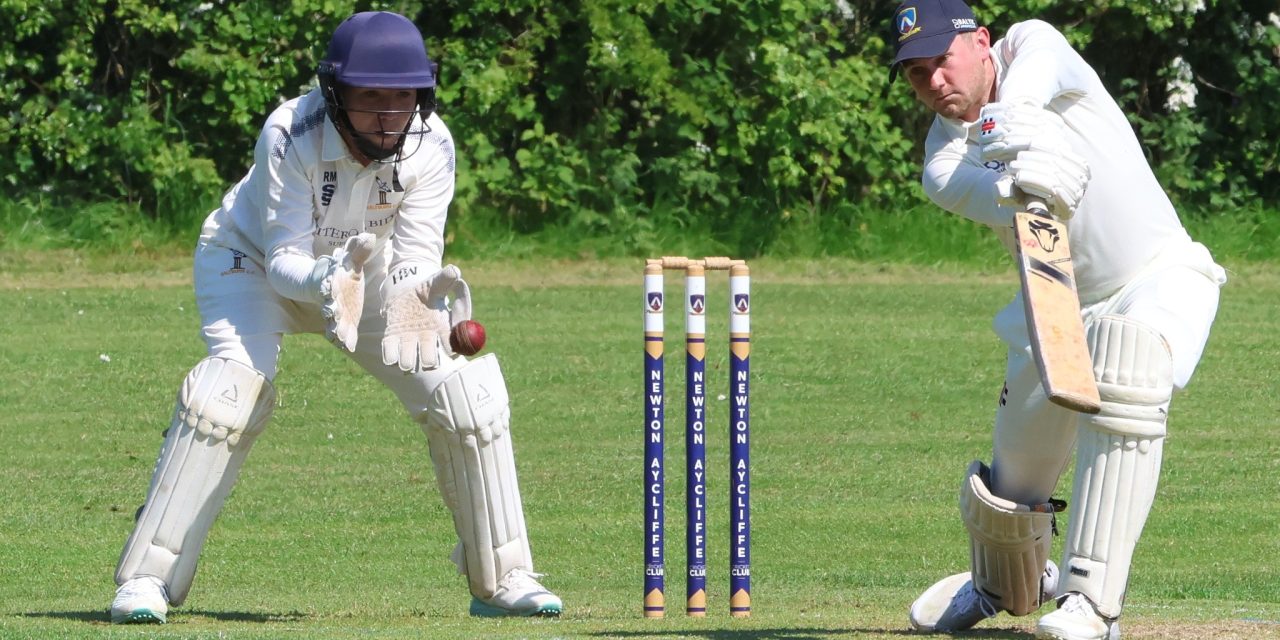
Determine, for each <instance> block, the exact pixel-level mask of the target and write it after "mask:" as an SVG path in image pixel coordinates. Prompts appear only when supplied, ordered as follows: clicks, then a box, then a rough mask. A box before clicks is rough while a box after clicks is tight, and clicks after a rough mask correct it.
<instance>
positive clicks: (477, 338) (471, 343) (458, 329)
mask: <svg viewBox="0 0 1280 640" xmlns="http://www.w3.org/2000/svg"><path fill="white" fill-rule="evenodd" d="M449 347H451V348H452V349H453V351H454V353H460V354H462V355H464V356H473V355H475V354H477V353H479V351H480V350H481V349H483V348H484V325H482V324H480V323H479V322H476V321H475V320H463V321H462V322H459V323H458V324H455V325H453V328H452V329H450V330H449Z"/></svg>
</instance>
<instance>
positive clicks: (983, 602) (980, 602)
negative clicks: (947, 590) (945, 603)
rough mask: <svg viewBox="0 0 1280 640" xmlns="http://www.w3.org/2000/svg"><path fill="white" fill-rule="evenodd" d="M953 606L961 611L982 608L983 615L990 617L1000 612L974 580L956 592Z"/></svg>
mask: <svg viewBox="0 0 1280 640" xmlns="http://www.w3.org/2000/svg"><path fill="white" fill-rule="evenodd" d="M975 601H976V602H975ZM953 606H954V607H955V608H956V609H958V610H960V611H969V610H971V609H974V608H977V609H980V610H981V611H982V613H983V615H985V616H986V617H988V618H990V617H992V616H994V615H996V614H997V613H1000V611H999V610H998V609H996V607H995V605H993V604H991V601H990V600H988V599H987V598H986V597H985V596H983V595H982V594H981V593H979V592H978V589H977V588H976V587H974V586H973V583H972V582H970V583H969V584H967V585H965V588H963V589H961V590H960V592H959V593H957V594H956V599H955V601H954V603H953Z"/></svg>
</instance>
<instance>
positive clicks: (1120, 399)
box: [1086, 315, 1173, 437]
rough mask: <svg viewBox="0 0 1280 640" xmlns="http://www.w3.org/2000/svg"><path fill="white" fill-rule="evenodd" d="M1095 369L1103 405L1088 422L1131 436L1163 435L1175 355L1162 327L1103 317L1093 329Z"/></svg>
mask: <svg viewBox="0 0 1280 640" xmlns="http://www.w3.org/2000/svg"><path fill="white" fill-rule="evenodd" d="M1089 345H1090V349H1091V351H1092V354H1091V355H1092V356H1093V373H1094V378H1095V379H1096V380H1097V383H1098V395H1099V396H1100V397H1101V399H1102V410H1101V412H1099V413H1098V414H1097V415H1095V416H1088V417H1087V418H1086V424H1087V425H1089V426H1091V427H1093V428H1095V429H1097V430H1099V431H1108V432H1112V433H1117V434H1121V435H1132V436H1148V437H1156V436H1163V435H1164V433H1165V419H1166V417H1167V415H1168V410H1169V401H1170V399H1171V398H1172V396H1173V358H1172V356H1171V355H1170V353H1169V345H1168V343H1167V342H1166V341H1165V339H1164V337H1163V336H1161V335H1160V333H1159V332H1158V331H1156V330H1155V329H1154V328H1152V327H1151V326H1150V325H1147V324H1145V323H1143V322H1140V321H1138V320H1134V319H1132V318H1127V317H1124V316H1119V315H1105V316H1102V317H1100V318H1098V319H1097V320H1096V321H1095V322H1094V323H1093V324H1092V326H1090V328H1089Z"/></svg>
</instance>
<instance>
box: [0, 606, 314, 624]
mask: <svg viewBox="0 0 1280 640" xmlns="http://www.w3.org/2000/svg"><path fill="white" fill-rule="evenodd" d="M175 613H176V614H177V615H178V616H180V617H182V618H184V619H185V618H188V617H191V618H196V617H199V618H209V619H211V620H219V621H222V622H257V623H266V622H297V621H299V620H306V619H308V618H310V617H311V616H309V615H307V614H305V613H299V612H297V611H294V612H291V613H247V612H244V611H191V610H188V609H183V610H181V611H177V612H175ZM19 615H21V616H22V617H24V618H56V619H59V620H75V621H78V622H88V623H95V624H111V612H110V611H106V610H102V611H28V612H26V613H22V614H19Z"/></svg>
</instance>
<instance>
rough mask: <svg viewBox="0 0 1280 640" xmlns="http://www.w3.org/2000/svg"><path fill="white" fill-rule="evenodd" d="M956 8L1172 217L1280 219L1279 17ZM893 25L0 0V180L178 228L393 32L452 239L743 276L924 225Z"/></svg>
mask: <svg viewBox="0 0 1280 640" xmlns="http://www.w3.org/2000/svg"><path fill="white" fill-rule="evenodd" d="M973 6H974V9H975V12H976V13H977V14H978V16H979V18H980V19H981V20H982V21H983V22H986V23H988V24H990V25H991V26H992V28H993V31H994V32H995V35H996V37H999V35H1000V33H1001V32H1002V31H1003V30H1004V29H1005V28H1007V27H1008V26H1009V25H1010V24H1012V23H1013V22H1015V21H1017V20H1020V19H1024V18H1027V17H1041V18H1044V19H1047V20H1049V21H1050V22H1052V23H1054V24H1057V25H1059V26H1060V28H1062V30H1063V31H1064V32H1065V33H1066V34H1067V36H1068V38H1069V39H1070V40H1071V41H1072V42H1073V44H1075V45H1076V46H1077V47H1079V48H1080V49H1081V51H1082V53H1083V54H1084V56H1085V58H1086V59H1087V60H1089V61H1090V62H1091V63H1093V64H1094V65H1095V67H1096V68H1097V69H1098V71H1099V72H1100V74H1101V75H1102V77H1103V80H1104V82H1105V83H1106V84H1107V85H1108V87H1109V88H1110V89H1111V90H1112V92H1113V94H1114V95H1115V96H1116V97H1117V98H1118V99H1119V100H1120V101H1121V103H1122V106H1124V107H1126V109H1127V111H1128V113H1130V114H1131V118H1132V122H1133V125H1134V127H1135V129H1136V130H1137V131H1138V133H1139V135H1140V138H1141V139H1142V141H1143V142H1144V143H1145V145H1146V148H1147V150H1148V152H1149V153H1150V156H1151V158H1152V161H1153V166H1155V167H1156V168H1157V173H1158V175H1159V176H1160V178H1161V179H1162V181H1163V183H1164V184H1165V185H1166V187H1167V188H1169V189H1170V191H1171V193H1172V194H1173V196H1174V197H1175V199H1176V200H1178V201H1179V202H1182V203H1184V204H1197V205H1203V206H1206V207H1212V208H1215V209H1217V208H1226V207H1234V206H1241V205H1256V204H1258V203H1271V204H1274V203H1276V202H1277V200H1280V187H1277V185H1278V184H1280V181H1278V180H1276V178H1277V173H1280V168H1278V165H1280V135H1278V134H1280V131H1278V129H1280V17H1277V15H1276V11H1277V8H1276V7H1275V6H1274V2H1271V1H1264V0H1203V1H1196V0H1162V1H1158V2H1141V1H1137V0H1093V1H1091V2H1088V3H1081V2H1074V1H1071V0H991V1H985V2H984V1H981V0H977V1H975V2H974V3H973ZM893 7H894V3H893V2H881V1H868V0H754V1H753V0H685V1H683V2H671V1H663V0H638V1H636V0H554V1H552V0H511V1H498V0H475V1H467V2H463V1H461V0H428V1H426V2H421V3H408V2H400V3H396V2H350V1H340V0H305V1H301V2H292V3H278V2H265V1H262V0H221V1H218V2H194V1H192V0H179V1H168V2H157V3H143V2H140V1H138V0H62V1H51V2H35V1H33V0H0V101H3V105H2V106H0V144H3V146H4V148H5V149H6V150H7V151H8V153H5V154H4V155H3V156H0V175H3V176H4V180H5V181H6V182H8V183H9V188H10V190H11V191H16V193H17V194H18V195H20V196H21V195H24V194H36V193H38V192H47V193H50V194H51V195H52V197H60V198H68V199H74V200H79V201H95V200H98V201H100V200H106V199H126V200H130V201H134V202H139V203H142V204H143V205H144V207H143V209H144V210H146V211H148V212H150V213H152V214H154V215H156V216H158V217H161V218H170V219H173V220H174V221H175V222H178V223H184V224H185V223H188V222H190V220H192V219H194V218H198V217H199V216H202V215H203V213H204V212H203V211H192V210H191V209H193V208H194V207H195V204H194V203H207V202H208V199H209V196H210V194H216V193H219V192H221V190H223V189H224V188H225V187H226V185H227V184H229V183H230V182H231V181H233V180H235V179H237V178H238V177H239V176H240V175H241V174H242V173H243V172H244V170H245V169H246V168H247V165H248V163H249V162H251V151H252V140H253V138H254V137H255V136H256V135H257V131H258V127H260V126H261V122H262V120H263V118H264V117H265V115H266V114H267V113H269V112H270V110H271V109H273V108H274V107H275V106H276V105H277V104H279V103H280V102H281V101H283V100H286V99H288V98H291V97H293V96H294V95H297V94H299V93H301V92H303V91H306V90H307V88H308V87H310V86H312V85H313V84H314V65H315V61H316V60H317V59H318V58H319V57H320V56H322V54H323V51H324V47H325V45H326V43H327V39H328V36H329V34H330V33H331V32H332V30H333V28H334V27H336V26H337V24H338V23H339V22H340V21H341V20H342V19H343V18H344V17H345V16H347V15H349V14H350V13H351V12H353V11H359V10H368V9H389V10H394V11H398V12H400V13H404V14H405V15H408V16H409V17H410V18H412V19H413V20H414V21H415V22H416V23H417V24H418V25H419V27H420V28H421V29H422V30H423V33H424V35H425V36H426V39H427V45H428V49H429V51H430V53H431V55H432V56H433V57H434V58H436V59H437V60H438V61H439V62H440V63H441V68H442V79H441V85H442V86H441V89H440V97H441V99H442V109H441V111H442V115H443V117H444V118H445V119H446V121H447V122H448V123H449V125H450V128H451V129H452V130H453V132H454V135H455V138H456V139H457V144H458V148H459V150H460V152H461V153H460V163H461V164H460V172H459V185H458V192H457V206H456V207H455V215H460V216H463V217H464V218H468V217H469V218H471V219H474V220H480V221H484V222H485V223H486V224H491V225H498V226H502V227H505V228H509V229H511V230H513V231H515V232H520V233H529V232H537V231H539V230H543V229H547V228H553V227H554V228H560V229H567V230H569V231H570V232H573V233H580V234H584V235H599V236H602V237H610V238H613V239H616V240H619V241H622V242H626V243H629V244H631V245H634V246H637V247H644V246H645V245H646V244H648V243H650V242H652V238H653V234H655V233H656V232H657V230H660V229H670V228H673V227H674V228H686V229H689V230H691V232H705V233H710V234H713V235H714V236H715V237H716V238H718V239H720V240H722V241H723V242H724V243H725V244H726V245H727V246H729V247H731V248H732V249H733V250H735V251H736V252H739V253H744V254H749V253H757V252H759V251H763V250H764V249H765V248H767V246H768V244H769V243H770V242H771V239H772V238H774V237H777V235H778V234H779V233H780V232H783V231H785V230H786V229H787V227H788V226H790V225H796V224H803V221H806V220H807V221H813V220H815V219H816V218H818V217H831V216H835V217H840V216H845V217H848V216H853V215H856V214H855V213H852V212H853V211H856V207H850V206H849V204H850V203H857V204H858V205H865V206H872V207H881V208H884V207H902V206H906V205H909V204H912V203H918V202H919V200H920V198H921V196H920V193H919V189H918V187H917V181H918V171H919V169H918V166H917V164H918V160H919V155H920V153H921V151H920V144H919V143H920V140H921V137H922V135H923V131H924V128H925V125H926V123H927V121H928V114H925V113H923V110H922V109H921V108H919V107H918V106H917V105H915V104H913V99H912V97H911V95H910V91H909V90H907V89H906V88H905V87H904V86H897V87H893V88H892V91H890V92H889V93H888V94H887V95H882V91H883V89H884V88H885V82H886V80H887V68H886V66H885V61H886V60H887V59H888V57H889V48H890V44H889V40H888V33H889V29H888V19H889V16H890V15H891V14H892V11H893ZM1171 87H1175V89H1171ZM1177 87H1181V88H1177ZM1188 87H1190V88H1188ZM1188 91H1194V94H1195V95H1194V101H1193V102H1189V101H1188V100H1187V95H1188ZM844 222H849V221H847V220H846V221H844Z"/></svg>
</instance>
